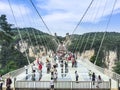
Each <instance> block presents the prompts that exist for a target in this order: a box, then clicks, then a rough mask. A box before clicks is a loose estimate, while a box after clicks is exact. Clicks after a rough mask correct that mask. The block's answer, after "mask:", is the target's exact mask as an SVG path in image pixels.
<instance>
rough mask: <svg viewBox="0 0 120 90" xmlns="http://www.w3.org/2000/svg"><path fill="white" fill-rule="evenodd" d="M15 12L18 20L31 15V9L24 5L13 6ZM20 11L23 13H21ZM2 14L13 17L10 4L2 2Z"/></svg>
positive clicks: (0, 3) (0, 8) (0, 10)
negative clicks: (22, 16)
mask: <svg viewBox="0 0 120 90" xmlns="http://www.w3.org/2000/svg"><path fill="white" fill-rule="evenodd" d="M11 7H12V9H13V12H14V14H15V16H16V17H17V18H19V17H21V15H26V14H29V13H30V9H29V8H27V7H26V6H25V5H24V4H13V3H12V4H11ZM20 9H21V10H22V12H21V13H20ZM0 13H1V14H6V15H7V16H12V11H11V9H10V6H9V3H8V2H5V1H4V2H3V1H0Z"/></svg>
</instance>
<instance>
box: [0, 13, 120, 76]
mask: <svg viewBox="0 0 120 90" xmlns="http://www.w3.org/2000/svg"><path fill="white" fill-rule="evenodd" d="M11 26H12V24H9V23H8V22H7V18H6V15H1V16H0V74H5V73H7V72H9V71H12V70H15V69H18V68H20V67H23V66H24V65H26V64H28V62H27V58H26V55H25V51H26V52H27V53H29V47H39V49H41V48H40V46H44V48H46V50H53V51H56V48H57V46H56V41H57V43H59V42H62V41H64V40H65V37H61V36H56V37H54V36H52V35H49V34H47V33H44V32H42V31H40V30H37V29H35V28H32V27H25V28H11ZM104 35H105V37H104V38H103V36H104ZM102 40H103V43H102V44H101V41H102ZM20 42H21V43H22V42H25V43H27V44H28V45H27V47H26V49H25V50H24V51H23V52H21V51H20V49H19V48H21V47H22V45H21V46H20V44H21V43H20ZM100 44H101V48H100V50H99V47H100ZM15 46H17V48H15ZM68 50H69V51H71V52H80V53H83V52H85V51H86V50H94V52H95V53H94V55H93V56H92V57H91V59H90V60H91V62H93V63H94V62H95V60H96V56H97V54H98V51H99V54H98V58H97V62H96V64H97V65H99V66H101V67H103V68H106V67H107V65H106V63H105V59H106V56H108V55H109V52H110V51H114V52H116V53H117V58H116V60H115V61H116V67H114V71H115V72H117V73H119V74H120V62H119V61H120V33H117V32H92V33H85V34H83V35H77V34H75V35H73V37H72V41H71V45H70V46H69V47H68ZM29 59H30V61H31V62H32V61H33V60H34V58H33V57H29ZM108 59H109V58H108Z"/></svg>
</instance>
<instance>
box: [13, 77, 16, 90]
mask: <svg viewBox="0 0 120 90" xmlns="http://www.w3.org/2000/svg"><path fill="white" fill-rule="evenodd" d="M13 80H14V81H13V88H14V90H15V81H16V77H15V78H13Z"/></svg>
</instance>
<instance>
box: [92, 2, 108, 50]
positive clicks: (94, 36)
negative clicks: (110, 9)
mask: <svg viewBox="0 0 120 90" xmlns="http://www.w3.org/2000/svg"><path fill="white" fill-rule="evenodd" d="M106 5H107V0H106V1H105V5H104V8H103V12H102V15H101V17H103V14H104V11H105V8H106ZM96 35H97V32H95V35H94V37H93V40H92V44H91V46H90V50H91V49H92V47H93V45H94V42H95V38H96Z"/></svg>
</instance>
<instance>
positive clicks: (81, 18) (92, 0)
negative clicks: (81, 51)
mask: <svg viewBox="0 0 120 90" xmlns="http://www.w3.org/2000/svg"><path fill="white" fill-rule="evenodd" d="M93 1H94V0H92V1H91V2H90V4H89V6H88V7H87V9H86V10H85V12H84V14H83V16H82V17H81V19H80V20H79V22H78V24H77V25H76V27H75V28H74V30H73V32H72V34H71V36H70V39H72V36H73V34H74V32H75V31H76V30H77V28H78V26H79V25H80V23H81V22H82V20H83V18H84V17H85V15H86V13H87V12H88V10H89V8H90V7H91V5H92V3H93Z"/></svg>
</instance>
